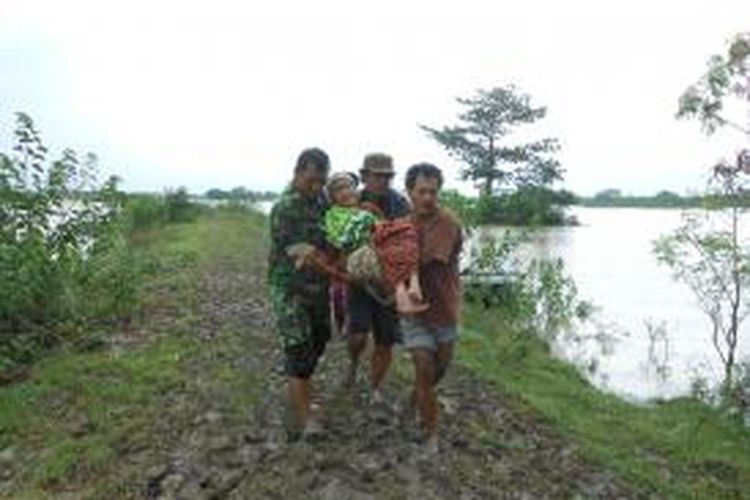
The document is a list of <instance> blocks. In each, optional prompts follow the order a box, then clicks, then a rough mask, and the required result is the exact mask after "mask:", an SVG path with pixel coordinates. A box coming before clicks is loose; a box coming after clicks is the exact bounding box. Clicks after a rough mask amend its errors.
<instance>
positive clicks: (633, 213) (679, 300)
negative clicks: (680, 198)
mask: <svg viewBox="0 0 750 500" xmlns="http://www.w3.org/2000/svg"><path fill="white" fill-rule="evenodd" d="M571 212H572V214H573V215H575V216H577V218H578V220H579V221H580V223H581V225H580V226H576V227H561V228H546V229H542V230H539V231H538V232H536V233H535V234H534V235H533V237H532V243H531V245H530V246H531V249H532V253H533V254H534V255H536V256H538V257H560V258H562V259H563V261H564V262H565V265H566V269H567V272H568V273H569V274H570V275H572V277H573V278H574V279H575V282H576V285H577V286H578V290H579V296H580V298H582V299H585V300H589V301H591V302H593V304H594V305H595V306H597V308H598V311H597V313H596V314H595V317H594V321H591V322H588V323H587V324H585V325H583V326H582V327H580V328H581V329H582V331H580V332H579V333H582V334H584V335H591V334H594V333H596V332H599V331H603V330H604V331H607V332H608V333H613V334H615V335H616V336H617V337H618V338H619V340H618V341H617V342H616V343H615V344H614V346H613V349H612V351H611V353H610V354H609V355H604V356H603V355H601V353H600V350H599V348H598V347H597V346H598V343H596V342H589V343H584V344H582V345H579V344H577V343H573V342H562V343H561V344H560V345H558V346H557V347H558V351H559V352H560V353H561V355H563V356H566V357H570V358H571V359H581V358H582V357H583V358H586V357H591V356H592V355H594V356H595V357H596V358H597V360H598V368H597V370H596V372H595V373H594V374H592V376H591V377H592V380H593V381H594V382H595V383H596V384H597V385H599V386H601V387H604V388H607V389H609V390H612V391H613V392H616V393H618V394H620V395H622V396H625V397H628V398H631V399H636V400H645V399H650V398H655V397H674V396H678V395H681V394H685V393H687V392H689V390H690V384H691V381H692V380H693V379H694V378H695V376H696V375H700V376H703V377H706V378H707V379H709V380H711V381H717V380H720V378H721V373H722V372H721V363H720V361H719V358H718V356H717V354H716V352H715V350H714V347H713V344H712V343H711V334H710V332H711V325H710V322H709V320H708V318H707V317H706V316H705V314H704V313H703V312H702V311H701V310H700V309H699V308H698V304H697V302H696V300H695V297H694V295H693V293H692V292H691V290H690V289H689V288H688V287H687V286H686V285H683V284H681V283H678V282H676V281H675V280H674V279H673V278H672V275H671V272H670V270H669V269H668V268H667V267H664V266H661V265H659V264H658V262H657V260H656V257H655V255H654V253H653V241H654V240H655V239H656V238H658V237H659V236H661V235H663V234H665V233H669V232H670V231H672V230H674V229H676V228H677V227H678V226H679V225H680V224H681V217H682V211H680V210H667V209H629V208H583V207H575V208H573V209H572V210H571ZM742 226H743V233H744V234H745V235H747V234H750V220H748V219H747V216H745V220H743V222H742ZM483 231H484V232H485V233H487V232H489V233H492V232H494V231H497V229H493V228H484V229H483ZM648 322H650V323H651V324H652V325H661V326H663V327H664V331H665V332H666V335H667V339H668V340H667V342H666V343H665V342H664V341H663V340H662V341H660V342H656V343H655V344H654V345H655V349H654V351H655V353H656V357H657V358H658V359H659V360H660V361H661V362H666V365H667V367H668V376H667V377H666V380H665V379H664V377H663V376H660V375H659V374H658V373H657V372H656V370H655V369H654V365H653V363H649V362H648V360H649V346H650V345H651V342H650V339H649V334H648V331H649V329H648V328H647V323H648ZM748 328H750V323H747V324H745V325H744V327H743V333H746V332H747V329H748ZM740 352H741V353H743V354H744V355H750V338H748V337H747V335H746V336H745V338H744V342H743V341H741V342H740ZM665 353H666V354H665Z"/></svg>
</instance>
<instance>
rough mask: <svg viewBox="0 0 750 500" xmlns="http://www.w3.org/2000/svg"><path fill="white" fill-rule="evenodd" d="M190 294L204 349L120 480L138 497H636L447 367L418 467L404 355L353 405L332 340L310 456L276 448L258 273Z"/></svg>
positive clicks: (275, 388)
mask: <svg viewBox="0 0 750 500" xmlns="http://www.w3.org/2000/svg"><path fill="white" fill-rule="evenodd" d="M200 290H201V293H200V296H201V300H200V304H201V305H200V313H199V327H198V330H199V332H200V335H201V338H202V339H203V340H202V341H203V342H204V343H205V349H202V352H201V354H200V356H199V357H198V358H197V359H196V360H195V362H193V363H192V364H191V371H192V374H191V376H192V377H194V378H195V381H196V382H195V384H191V385H190V387H189V388H186V389H185V392H184V393H179V392H178V393H175V394H172V395H170V400H169V401H166V402H165V405H166V406H165V414H166V415H173V416H174V415H175V414H176V412H177V413H179V415H180V418H177V419H175V418H165V422H164V423H163V426H164V432H165V433H169V434H170V435H171V436H172V438H171V439H169V440H168V441H169V443H170V444H169V445H168V446H167V447H166V448H165V449H163V450H162V451H161V452H159V453H157V454H154V455H151V457H152V460H150V462H151V465H150V466H149V467H148V468H147V469H146V470H136V471H134V473H133V474H131V475H130V479H131V481H132V482H130V485H131V487H133V486H136V491H137V496H141V497H147V498H232V499H242V498H321V499H374V498H394V499H396V498H418V499H427V498H457V499H473V498H477V499H479V498H482V499H485V498H529V499H530V498H607V499H612V498H641V497H645V495H643V494H642V493H640V492H637V491H635V490H633V489H631V488H630V487H629V486H628V485H626V484H624V483H623V482H622V481H621V480H619V479H618V478H617V477H616V476H615V475H614V474H613V473H611V472H609V471H607V470H605V469H603V468H601V467H600V466H598V465H596V464H593V463H591V462H589V461H587V460H585V459H584V458H582V456H581V454H580V452H579V450H578V449H577V447H576V446H575V445H574V444H572V443H570V442H567V441H566V440H565V439H563V438H561V437H560V436H559V434H558V433H556V432H555V431H554V430H553V429H551V428H550V427H549V426H547V425H545V424H544V423H543V422H540V421H539V420H538V419H537V418H536V417H535V416H534V415H531V414H529V413H528V412H526V411H524V410H521V409H518V407H519V405H514V404H512V403H511V402H510V401H507V400H506V399H504V397H503V395H502V393H501V392H500V391H499V390H498V389H496V388H493V387H488V386H487V385H485V384H483V383H482V382H480V381H479V380H477V379H476V378H475V377H474V376H473V375H472V374H471V373H470V372H468V371H467V370H466V369H464V368H461V367H459V366H455V365H454V366H453V367H452V369H451V370H450V372H449V375H448V376H447V377H446V379H445V380H444V383H443V384H442V385H441V387H440V389H439V394H440V403H441V406H442V420H441V433H442V441H441V453H440V454H439V455H438V456H437V457H430V458H426V457H425V456H424V454H423V453H422V448H421V447H420V437H421V436H420V432H419V429H418V428H417V427H416V425H415V424H414V422H413V421H412V420H411V419H410V418H408V415H407V414H406V412H405V411H404V408H405V404H404V403H405V399H406V397H407V394H408V392H409V387H408V382H409V380H410V377H409V373H408V363H406V362H405V361H406V360H405V359H403V353H400V352H399V353H398V354H397V356H398V357H400V358H402V359H401V360H399V361H398V362H397V363H396V364H397V366H396V370H394V371H393V372H392V373H391V374H390V376H389V379H388V383H387V388H386V390H385V396H386V398H385V401H386V402H385V403H383V404H379V405H375V404H372V403H370V402H369V401H368V397H367V396H368V395H367V389H366V384H365V383H364V381H363V380H360V383H359V385H358V387H357V389H356V390H355V393H354V394H353V395H352V394H351V393H349V392H347V391H344V390H343V389H341V378H342V377H341V375H342V372H343V368H344V366H345V350H344V345H343V343H342V342H341V341H332V342H331V344H329V348H328V351H327V353H326V355H325V358H324V359H323V360H322V362H321V366H320V368H319V371H318V373H317V374H316V377H315V382H316V386H317V388H318V390H319V394H320V396H319V397H320V400H319V402H320V405H321V408H322V410H323V422H324V424H325V428H326V434H325V435H324V436H323V437H322V438H321V439H319V440H317V441H316V442H312V443H311V442H289V441H288V440H287V438H286V433H285V425H284V418H285V417H284V415H285V411H284V408H285V405H284V401H283V398H282V396H283V389H284V379H283V376H282V373H281V372H280V366H281V358H280V353H279V352H278V349H277V346H276V343H275V338H274V334H273V331H272V324H271V320H270V315H269V311H268V306H267V303H266V299H265V291H264V285H263V273H262V265H260V264H258V263H257V262H256V263H254V264H253V265H245V264H244V263H242V262H237V261H234V262H230V261H227V262H223V263H219V264H217V265H216V266H214V267H213V269H212V270H211V272H210V273H209V274H207V275H206V276H205V277H204V279H203V280H202V285H201V287H200ZM217 374H218V375H217ZM227 381H232V383H227ZM175 420H177V422H182V423H181V424H179V425H177V422H176V421H175ZM180 425H182V426H183V427H180ZM131 491H132V490H131Z"/></svg>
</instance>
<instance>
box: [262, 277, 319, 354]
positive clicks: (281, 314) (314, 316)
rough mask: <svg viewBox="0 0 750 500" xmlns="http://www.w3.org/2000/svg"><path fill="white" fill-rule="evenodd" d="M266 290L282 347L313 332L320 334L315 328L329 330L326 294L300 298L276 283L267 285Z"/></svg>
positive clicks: (302, 340) (304, 341) (300, 341)
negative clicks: (267, 290) (268, 289)
mask: <svg viewBox="0 0 750 500" xmlns="http://www.w3.org/2000/svg"><path fill="white" fill-rule="evenodd" d="M270 292H271V307H272V310H273V314H274V317H275V320H276V330H277V333H278V335H279V340H280V341H281V347H282V348H283V349H288V348H291V347H295V346H299V345H304V344H307V343H309V342H310V341H311V340H312V338H313V337H314V334H317V336H318V337H320V336H321V332H319V330H327V331H329V333H330V328H331V324H330V322H331V319H330V308H329V301H328V295H327V294H321V296H320V297H313V298H307V297H305V298H303V297H301V296H299V295H295V294H291V293H289V291H288V290H286V289H284V288H282V287H277V286H271V287H270Z"/></svg>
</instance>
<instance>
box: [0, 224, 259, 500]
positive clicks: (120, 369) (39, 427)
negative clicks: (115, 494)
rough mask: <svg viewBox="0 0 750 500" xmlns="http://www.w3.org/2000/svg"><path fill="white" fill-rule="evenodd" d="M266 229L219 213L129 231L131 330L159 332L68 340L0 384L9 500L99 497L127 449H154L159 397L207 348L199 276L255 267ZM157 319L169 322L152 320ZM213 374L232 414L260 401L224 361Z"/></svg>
mask: <svg viewBox="0 0 750 500" xmlns="http://www.w3.org/2000/svg"><path fill="white" fill-rule="evenodd" d="M265 232H266V231H265V219H264V218H263V217H262V216H260V215H258V214H254V213H248V212H230V211H221V210H218V211H213V212H211V213H209V214H205V215H204V216H202V217H200V218H198V219H197V220H195V221H193V222H189V223H181V224H170V225H166V226H162V227H159V228H153V229H150V230H143V231H138V232H136V233H135V234H134V235H133V239H134V242H135V244H136V247H137V249H138V257H137V262H138V265H139V266H140V267H141V268H142V269H141V272H143V273H144V275H145V276H146V279H145V282H144V285H143V289H142V290H141V296H142V298H141V300H142V307H143V319H144V320H145V321H146V322H145V325H146V326H143V327H140V326H137V325H136V326H135V328H136V329H138V328H146V331H147V332H148V334H156V335H155V336H154V337H153V338H146V339H143V340H141V341H140V343H139V344H138V345H137V346H136V347H131V348H124V349H117V350H106V351H97V352H76V351H75V350H73V348H72V346H66V347H64V348H61V349H59V350H57V351H56V352H53V353H51V354H50V355H49V356H47V357H46V358H44V359H42V360H41V361H39V362H37V363H36V364H35V365H34V367H33V369H32V372H31V376H30V378H29V379H28V380H26V381H24V382H21V383H17V384H14V385H10V386H6V387H0V451H2V450H4V449H7V448H11V449H13V450H14V451H15V454H16V456H17V458H16V459H14V461H15V463H14V468H16V469H17V471H19V476H18V477H17V485H18V487H17V488H16V490H15V491H14V493H13V495H14V498H40V497H49V496H50V495H52V496H54V495H55V494H58V493H61V492H63V491H66V492H70V491H75V494H76V496H77V497H89V496H99V495H101V494H102V492H106V491H110V490H109V488H111V487H112V485H110V484H108V483H109V482H110V480H111V479H112V477H113V475H114V476H118V474H119V473H121V472H122V471H119V469H121V468H122V467H123V466H124V465H123V464H122V456H123V454H129V453H132V452H133V450H138V449H145V450H149V449H151V448H152V447H154V446H157V443H158V442H159V440H160V439H161V436H160V430H159V429H157V428H156V427H155V426H157V425H158V422H159V421H160V419H161V420H163V419H164V414H165V411H164V408H163V404H164V401H165V400H166V401H168V400H169V395H170V393H172V392H179V391H175V389H180V390H184V388H185V387H186V386H188V385H189V384H191V383H192V382H193V380H192V377H193V376H192V375H191V373H190V371H189V370H188V369H187V366H188V363H189V362H190V360H191V359H193V358H194V357H196V356H199V355H200V353H201V351H202V350H205V346H203V345H202V344H201V342H200V341H199V340H198V339H197V338H195V336H194V335H192V334H193V333H194V332H193V327H194V325H195V323H194V320H195V319H197V318H196V309H195V308H196V305H197V303H198V301H199V297H198V296H197V293H196V285H197V278H198V277H199V276H200V275H201V273H202V272H205V271H207V270H208V269H210V266H214V265H217V263H220V262H225V263H228V265H232V264H233V263H234V264H235V265H237V263H240V264H242V265H244V266H247V263H248V262H251V263H252V264H253V265H255V264H257V265H258V266H259V268H260V266H261V265H262V260H261V255H262V254H264V253H265ZM155 315H161V316H162V317H166V318H167V319H169V321H168V322H167V323H166V324H161V325H159V326H148V325H149V323H148V320H150V319H152V318H153V317H154V316H155ZM154 329H156V330H154ZM114 333H117V332H114ZM226 348H230V347H228V346H227V347H226ZM235 348H236V346H235ZM216 370H217V373H216V374H215V375H216V379H217V380H221V381H222V383H224V384H226V385H227V386H231V389H230V390H229V392H230V393H236V394H237V395H238V401H236V402H234V403H235V405H236V406H237V408H238V411H239V409H246V408H247V406H246V405H247V404H248V402H250V401H251V400H252V398H253V397H257V391H253V382H254V379H253V378H252V377H244V376H240V375H239V374H238V372H237V370H234V371H233V370H232V369H231V368H229V367H223V368H222V367H217V368H216ZM243 375H245V374H243ZM243 405H244V406H243ZM179 425H181V424H179ZM179 425H178V423H177V422H175V427H179ZM118 477H119V476H118ZM0 495H1V494H0Z"/></svg>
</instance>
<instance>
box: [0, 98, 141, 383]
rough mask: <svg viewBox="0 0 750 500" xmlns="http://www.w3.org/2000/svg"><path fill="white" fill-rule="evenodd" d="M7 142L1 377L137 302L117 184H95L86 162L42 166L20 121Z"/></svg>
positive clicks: (0, 183) (45, 161)
mask: <svg viewBox="0 0 750 500" xmlns="http://www.w3.org/2000/svg"><path fill="white" fill-rule="evenodd" d="M14 136H15V137H14V139H15V140H14V145H13V149H12V151H11V152H10V153H9V154H5V153H0V283H2V286H1V287H0V370H2V369H3V368H7V367H8V366H10V365H12V364H14V363H18V362H27V361H30V360H31V359H32V358H33V357H34V354H35V352H36V351H37V350H38V349H39V348H43V347H46V346H47V345H50V344H54V343H55V342H57V341H58V340H59V337H60V336H61V335H63V336H64V335H66V334H70V333H71V332H79V331H81V330H82V325H83V324H85V323H87V322H90V321H92V320H94V319H95V320H96V321H112V320H116V319H123V318H127V317H128V315H129V314H130V313H131V312H132V308H133V307H134V305H135V295H136V294H135V271H134V266H133V265H132V254H131V251H130V248H129V246H128V244H127V242H126V241H125V239H124V224H123V217H122V215H123V203H124V199H125V196H124V194H123V193H121V192H120V191H119V190H118V188H117V183H118V180H117V178H114V177H113V178H110V179H108V180H107V181H105V182H103V183H102V182H99V181H98V179H97V159H96V156H94V155H93V154H87V155H86V156H85V157H83V158H82V159H81V158H79V157H78V155H77V154H76V153H75V152H74V151H72V150H65V151H63V153H62V156H61V157H60V158H59V159H57V160H49V151H48V149H47V148H46V147H45V146H44V144H43V143H42V140H41V136H40V134H39V131H38V130H37V129H36V127H35V125H34V123H33V121H32V119H31V118H30V117H29V116H28V115H26V114H23V113H18V114H17V122H16V130H15V132H14Z"/></svg>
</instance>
